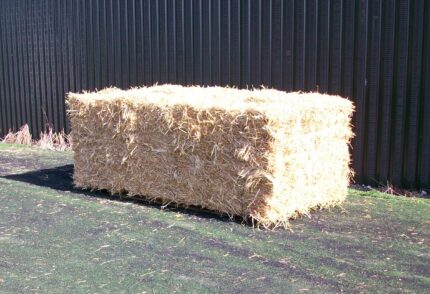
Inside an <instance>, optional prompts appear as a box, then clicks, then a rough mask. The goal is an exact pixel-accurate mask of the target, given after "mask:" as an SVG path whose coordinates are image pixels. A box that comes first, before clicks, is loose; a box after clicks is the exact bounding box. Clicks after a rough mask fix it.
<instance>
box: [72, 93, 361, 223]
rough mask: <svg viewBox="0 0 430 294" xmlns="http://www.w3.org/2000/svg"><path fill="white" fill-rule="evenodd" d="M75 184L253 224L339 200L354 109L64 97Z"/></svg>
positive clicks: (291, 100) (151, 96)
mask: <svg viewBox="0 0 430 294" xmlns="http://www.w3.org/2000/svg"><path fill="white" fill-rule="evenodd" d="M67 103H68V106H69V111H68V113H69V117H70V119H71V126H72V138H73V142H74V145H73V149H74V151H75V173H74V182H75V185H76V186H78V187H83V188H92V189H106V190H109V191H110V192H111V193H124V192H126V193H128V195H133V196H134V195H142V196H144V197H146V198H148V199H151V200H157V201H163V202H174V203H177V204H180V205H184V206H191V205H193V206H200V207H203V208H206V209H210V210H213V211H216V212H220V213H226V214H229V215H238V216H242V217H251V218H252V219H254V220H256V221H257V222H258V223H259V224H261V225H263V226H265V227H273V226H279V225H282V226H286V225H287V224H288V220H289V219H290V218H292V217H297V216H298V215H301V214H307V213H309V211H310V210H311V209H314V208H317V207H327V206H334V205H337V204H339V203H340V202H342V201H343V200H344V198H345V196H346V193H347V185H348V183H349V176H350V170H349V160H350V157H349V151H348V143H349V141H350V139H351V137H352V132H351V128H350V117H351V114H352V111H353V106H352V103H351V102H350V101H348V100H346V99H342V98H340V97H335V96H329V95H322V94H316V93H308V94H299V93H290V94H287V93H284V92H281V91H276V90H267V89H266V90H253V91H249V90H237V89H229V88H219V87H211V88H201V87H181V86H172V85H163V86H154V87H148V88H136V89H130V90H127V91H123V90H119V89H105V90H102V91H99V92H95V93H83V94H74V93H70V94H68V99H67Z"/></svg>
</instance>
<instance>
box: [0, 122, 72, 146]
mask: <svg viewBox="0 0 430 294" xmlns="http://www.w3.org/2000/svg"><path fill="white" fill-rule="evenodd" d="M2 142H3V143H8V144H22V145H35V146H38V147H40V148H43V149H49V150H57V151H67V150H72V141H71V137H70V136H69V135H67V134H66V133H64V131H60V132H54V131H53V130H52V128H51V127H49V128H48V130H47V131H44V132H40V139H39V140H33V139H32V136H31V133H30V130H29V127H28V125H27V124H25V125H23V126H22V127H21V128H20V129H19V131H17V132H12V131H9V133H8V134H7V135H6V136H5V137H4V138H3V140H2Z"/></svg>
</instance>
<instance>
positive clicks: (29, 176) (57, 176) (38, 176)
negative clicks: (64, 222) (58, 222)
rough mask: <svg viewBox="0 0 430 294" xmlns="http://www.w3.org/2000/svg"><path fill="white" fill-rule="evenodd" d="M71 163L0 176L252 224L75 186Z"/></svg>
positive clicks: (197, 210) (227, 217)
mask: <svg viewBox="0 0 430 294" xmlns="http://www.w3.org/2000/svg"><path fill="white" fill-rule="evenodd" d="M73 172H74V166H73V164H67V165H62V166H58V167H54V168H47V169H39V170H34V171H30V172H25V173H21V174H12V175H6V176H1V177H0V178H4V179H8V180H13V181H19V182H24V183H28V184H31V185H36V186H40V187H46V188H50V189H54V190H57V191H63V192H67V193H69V192H70V193H74V194H78V195H81V196H84V197H97V198H102V199H106V200H111V201H119V202H127V203H135V204H138V205H145V206H150V207H154V208H158V209H161V210H169V211H175V212H181V213H186V214H188V215H193V216H198V217H201V218H212V219H217V220H222V221H231V220H232V221H235V222H237V223H244V224H247V225H252V223H251V220H250V219H243V218H241V217H238V216H228V215H225V214H219V213H215V212H213V211H210V210H205V209H202V208H200V207H195V206H189V207H182V206H178V205H176V204H175V203H163V202H161V201H156V200H155V201H154V200H151V201H149V200H148V199H146V198H145V197H144V196H142V197H139V196H127V195H126V194H121V195H111V194H110V193H109V192H108V191H106V190H88V189H80V188H76V187H75V186H74V185H73Z"/></svg>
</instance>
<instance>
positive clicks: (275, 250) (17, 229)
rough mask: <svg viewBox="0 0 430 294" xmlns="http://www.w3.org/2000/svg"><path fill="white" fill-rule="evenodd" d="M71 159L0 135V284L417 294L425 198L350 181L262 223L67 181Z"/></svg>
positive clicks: (6, 288)
mask: <svg viewBox="0 0 430 294" xmlns="http://www.w3.org/2000/svg"><path fill="white" fill-rule="evenodd" d="M72 163H73V159H72V154H71V153H69V152H54V151H46V150H41V149H36V148H31V147H22V146H13V145H5V144H0V293H10V292H12V293H13V292H17V293H28V292H42V293H58V292H72V293H90V292H91V293H95V292H98V293H102V292H103V293H140V292H147V293H166V292H169V293H170V292H175V291H176V292H188V293H189V292H192V293H217V292H230V293H231V292H247V293H264V292H269V293H280V292H284V293H285V292H299V293H300V292H309V293H313V292H315V293H320V292H321V293H328V292H342V291H344V292H368V293H377V292H383V293H387V292H416V293H424V292H426V293H429V289H430V245H429V241H430V200H429V199H415V198H405V197H393V196H389V195H386V194H382V193H379V192H373V191H372V192H361V191H356V190H351V191H350V194H349V196H348V198H347V200H346V202H345V204H344V206H343V207H342V208H337V209H332V210H331V211H327V210H325V211H320V212H316V213H314V214H312V215H311V218H307V217H304V218H302V219H299V220H295V221H292V231H287V230H276V231H264V230H257V229H253V228H252V227H250V226H248V225H244V224H241V223H238V222H234V221H229V220H227V219H224V218H221V217H217V216H213V215H208V214H205V213H197V212H194V211H189V210H181V209H174V208H165V209H161V207H160V206H157V205H151V204H148V203H144V202H142V203H138V202H136V201H120V200H116V199H115V198H112V197H109V195H107V194H105V193H102V192H89V191H82V190H78V189H75V188H73V185H72V179H71V174H72V172H73V166H72Z"/></svg>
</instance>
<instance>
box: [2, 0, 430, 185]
mask: <svg viewBox="0 0 430 294" xmlns="http://www.w3.org/2000/svg"><path fill="white" fill-rule="evenodd" d="M153 83H180V84H203V85H234V86H239V87H242V88H243V87H250V86H259V85H264V86H266V87H275V88H278V89H283V90H286V91H295V90H304V91H320V92H327V93H334V94H340V95H342V96H344V97H350V98H351V99H352V100H354V101H355V104H356V106H357V112H356V114H355V117H354V125H355V132H356V133H357V137H356V139H355V140H354V142H353V159H354V163H353V165H354V169H355V171H356V173H357V181H358V182H362V183H370V184H377V183H381V184H386V181H387V180H391V181H392V182H393V183H394V184H396V185H403V186H406V187H409V188H411V187H422V188H428V187H429V186H430V1H426V0H414V1H412V0H356V1H347V0H325V1H321V0H320V1H318V0H296V1H293V0H289V1H282V0H241V1H239V0H223V1H221V0H213V1H209V0H177V1H173V0H159V1H157V0H135V1H133V0H127V1H126V0H93V1H89V0H88V1H83V0H38V1H33V0H3V1H1V2H0V109H1V111H0V116H1V117H0V135H4V134H5V132H6V131H7V130H8V129H17V128H18V127H19V126H20V125H22V124H24V123H29V125H30V127H31V130H32V132H33V134H37V133H38V132H39V131H40V130H41V129H43V128H44V127H45V126H46V124H47V123H48V122H49V123H52V124H53V125H54V127H55V129H56V130H59V129H62V128H66V129H68V123H67V120H66V117H65V107H64V94H65V93H66V92H68V91H81V90H83V89H86V90H92V89H95V88H98V89H100V88H103V87H105V86H109V85H115V86H118V87H121V88H127V87H130V86H135V85H151V84H153Z"/></svg>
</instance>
